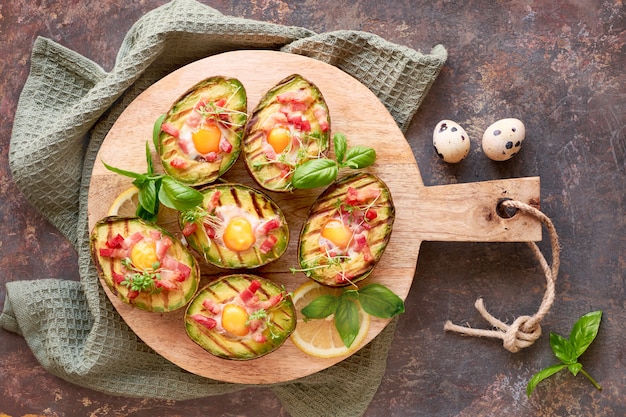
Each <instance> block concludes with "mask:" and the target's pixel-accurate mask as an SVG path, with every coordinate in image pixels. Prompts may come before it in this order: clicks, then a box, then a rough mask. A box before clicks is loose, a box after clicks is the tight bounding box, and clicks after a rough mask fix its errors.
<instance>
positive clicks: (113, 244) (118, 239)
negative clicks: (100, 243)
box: [106, 233, 124, 249]
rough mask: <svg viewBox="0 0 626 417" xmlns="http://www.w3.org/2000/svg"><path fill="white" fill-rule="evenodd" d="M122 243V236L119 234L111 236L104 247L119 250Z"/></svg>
mask: <svg viewBox="0 0 626 417" xmlns="http://www.w3.org/2000/svg"><path fill="white" fill-rule="evenodd" d="M123 242H124V236H122V235H120V234H119V233H118V234H117V235H115V236H113V237H112V238H111V239H109V240H107V241H106V245H107V248H111V249H114V248H121V247H122V243H123Z"/></svg>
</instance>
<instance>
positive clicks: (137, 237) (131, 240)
mask: <svg viewBox="0 0 626 417" xmlns="http://www.w3.org/2000/svg"><path fill="white" fill-rule="evenodd" d="M143 239H144V235H143V233H141V232H135V233H133V234H132V235H130V236H128V237H127V238H125V239H124V242H123V243H122V248H124V249H129V248H132V247H133V246H135V244H136V243H137V242H140V241H142V240H143Z"/></svg>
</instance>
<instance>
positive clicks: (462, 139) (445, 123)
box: [433, 120, 470, 164]
mask: <svg viewBox="0 0 626 417" xmlns="http://www.w3.org/2000/svg"><path fill="white" fill-rule="evenodd" d="M433 146H434V147H435V152H437V155H439V157H440V158H441V159H443V160H444V161H446V162H448V163H451V164H455V163H457V162H461V161H462V160H463V159H465V157H466V156H467V155H468V154H469V151H470V139H469V136H468V135H467V132H465V129H463V128H462V127H461V126H460V125H459V124H458V123H457V122H454V121H452V120H442V121H440V122H439V123H437V126H435V130H434V131H433Z"/></svg>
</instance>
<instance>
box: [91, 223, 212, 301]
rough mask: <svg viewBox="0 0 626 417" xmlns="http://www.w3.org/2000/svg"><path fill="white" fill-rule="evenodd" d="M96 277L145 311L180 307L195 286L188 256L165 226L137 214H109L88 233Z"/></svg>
mask: <svg viewBox="0 0 626 417" xmlns="http://www.w3.org/2000/svg"><path fill="white" fill-rule="evenodd" d="M90 245H91V254H92V257H93V260H94V263H95V266H96V269H97V271H98V274H99V275H100V277H101V278H102V279H103V280H104V282H105V283H106V285H107V287H108V288H109V289H110V290H111V292H112V293H113V294H115V295H117V297H118V298H119V299H120V300H122V301H123V302H125V303H128V304H130V305H132V306H134V307H137V308H139V309H142V310H147V311H156V312H168V311H173V310H176V309H179V308H181V307H183V306H185V305H186V304H187V303H188V302H189V300H191V298H192V297H193V296H194V294H195V293H196V291H197V290H198V285H199V281H200V268H199V265H198V263H197V262H196V260H195V258H194V257H193V255H192V254H191V253H190V252H189V251H188V250H187V249H186V248H185V247H184V246H183V245H182V243H181V242H180V241H179V240H178V239H176V237H174V236H173V235H171V234H170V233H169V232H167V231H166V230H165V229H162V228H160V227H159V226H156V225H154V224H151V223H147V222H144V221H143V220H141V219H137V218H126V217H116V216H110V217H105V218H104V219H102V220H100V221H98V222H97V223H96V225H95V226H94V228H93V230H92V232H91V236H90Z"/></svg>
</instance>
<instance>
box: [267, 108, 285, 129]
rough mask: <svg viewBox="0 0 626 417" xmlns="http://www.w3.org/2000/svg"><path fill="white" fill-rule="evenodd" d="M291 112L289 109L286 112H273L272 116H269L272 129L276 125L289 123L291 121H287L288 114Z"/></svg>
mask: <svg viewBox="0 0 626 417" xmlns="http://www.w3.org/2000/svg"><path fill="white" fill-rule="evenodd" d="M286 113H289V112H288V111H286V112H284V113H283V112H277V113H274V114H272V115H271V116H270V117H268V121H269V122H271V123H269V125H270V129H271V128H273V127H276V126H285V125H287V124H288V123H289V122H288V121H287V114H286Z"/></svg>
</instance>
